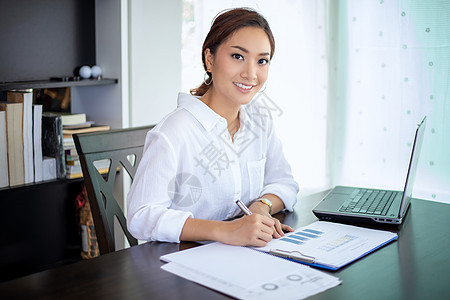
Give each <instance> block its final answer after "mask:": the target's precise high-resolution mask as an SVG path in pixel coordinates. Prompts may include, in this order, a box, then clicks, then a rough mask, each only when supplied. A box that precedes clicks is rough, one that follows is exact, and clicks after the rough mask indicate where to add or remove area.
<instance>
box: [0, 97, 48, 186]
mask: <svg viewBox="0 0 450 300" xmlns="http://www.w3.org/2000/svg"><path fill="white" fill-rule="evenodd" d="M41 118H42V105H34V104H33V91H32V90H24V91H9V92H7V93H6V102H2V103H0V188H2V187H7V186H17V185H22V184H28V183H33V182H39V181H42V180H43V164H42V163H43V160H42V149H41Z"/></svg>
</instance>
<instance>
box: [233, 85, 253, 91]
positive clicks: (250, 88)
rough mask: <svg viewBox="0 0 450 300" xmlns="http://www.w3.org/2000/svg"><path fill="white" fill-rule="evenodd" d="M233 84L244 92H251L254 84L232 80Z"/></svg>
mask: <svg viewBox="0 0 450 300" xmlns="http://www.w3.org/2000/svg"><path fill="white" fill-rule="evenodd" d="M233 84H234V85H235V86H237V87H238V89H239V90H240V91H241V92H244V93H249V92H251V91H252V90H253V87H254V85H246V84H244V83H239V82H233Z"/></svg>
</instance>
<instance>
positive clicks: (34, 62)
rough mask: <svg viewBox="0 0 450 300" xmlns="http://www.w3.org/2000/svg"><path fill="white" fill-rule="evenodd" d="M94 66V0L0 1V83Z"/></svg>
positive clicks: (60, 73)
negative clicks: (83, 66) (84, 66)
mask: <svg viewBox="0 0 450 300" xmlns="http://www.w3.org/2000/svg"><path fill="white" fill-rule="evenodd" d="M84 64H87V65H94V64H95V1H94V0H0V83H1V82H14V81H30V80H49V79H50V78H51V77H62V76H73V75H74V70H75V69H76V68H77V67H79V66H81V65H84Z"/></svg>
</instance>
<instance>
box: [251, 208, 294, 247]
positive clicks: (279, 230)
mask: <svg viewBox="0 0 450 300" xmlns="http://www.w3.org/2000/svg"><path fill="white" fill-rule="evenodd" d="M249 209H250V210H251V212H252V213H254V214H260V215H263V216H268V217H271V218H272V219H273V220H274V221H275V225H274V227H273V234H272V236H273V238H275V239H279V238H280V237H282V236H284V231H291V232H292V231H294V229H292V228H291V226H288V225H286V224H283V223H281V222H280V221H279V220H278V219H277V218H274V217H272V216H271V215H270V213H269V208H268V206H267V205H266V204H264V203H262V202H261V201H256V202H254V203H253V204H252V205H251V206H250V207H249Z"/></svg>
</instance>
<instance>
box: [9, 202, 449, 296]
mask: <svg viewBox="0 0 450 300" xmlns="http://www.w3.org/2000/svg"><path fill="white" fill-rule="evenodd" d="M323 194H324V193H318V194H316V195H312V196H309V197H305V198H302V199H301V200H300V201H299V203H298V204H297V205H296V208H295V213H288V214H280V215H279V217H280V218H282V219H284V222H285V223H286V224H289V225H291V226H292V227H294V228H296V227H300V226H303V225H307V224H309V223H311V222H313V221H315V220H316V218H315V217H314V215H313V214H312V213H311V209H312V207H314V205H315V204H316V203H317V202H318V201H319V200H320V199H321V197H322V196H323ZM449 216H450V205H448V204H442V203H436V202H429V201H423V200H415V199H414V200H413V201H412V205H411V208H410V211H409V213H408V216H407V218H406V220H405V223H404V225H402V227H401V228H398V229H400V230H399V231H398V232H399V240H398V241H396V242H393V243H391V244H389V245H387V246H385V247H384V248H381V249H379V250H378V251H376V252H374V253H372V254H370V255H369V256H366V257H364V258H362V259H360V260H358V261H356V262H354V263H352V264H351V265H349V266H347V267H345V268H343V269H342V270H340V271H338V272H330V273H332V274H334V275H336V276H338V277H339V278H341V280H343V283H342V284H341V285H340V286H338V287H336V288H333V289H331V290H328V291H325V292H323V293H321V294H318V295H316V296H314V297H312V298H311V299H448V298H449V297H450V229H449V228H450V217H449ZM195 245H197V244H196V243H181V244H170V243H158V242H152V243H146V244H142V245H139V246H135V247H132V248H129V249H126V250H121V251H118V252H115V253H111V254H107V255H104V256H101V257H99V258H95V259H92V260H88V261H81V262H77V263H75V264H72V265H68V266H64V267H60V268H57V269H52V270H47V271H44V272H40V273H36V274H33V275H30V276H27V277H23V278H19V279H16V280H12V281H8V282H5V283H2V284H0V298H2V299H12V298H15V299H31V298H33V299H36V298H40V299H49V298H52V299H53V298H54V299H59V298H64V299H71V298H74V299H75V298H76V299H93V298H95V299H164V300H171V299H225V298H227V296H225V295H223V294H220V293H217V292H215V291H213V290H210V289H208V288H205V287H202V286H200V285H198V284H195V283H192V282H190V281H188V280H185V279H182V278H180V277H177V276H175V275H172V274H171V273H168V272H165V271H163V270H161V269H160V266H161V265H162V264H163V263H162V262H161V261H160V260H159V257H160V256H161V255H164V254H167V253H171V252H174V251H179V250H182V249H185V248H190V247H193V246H195Z"/></svg>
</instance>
